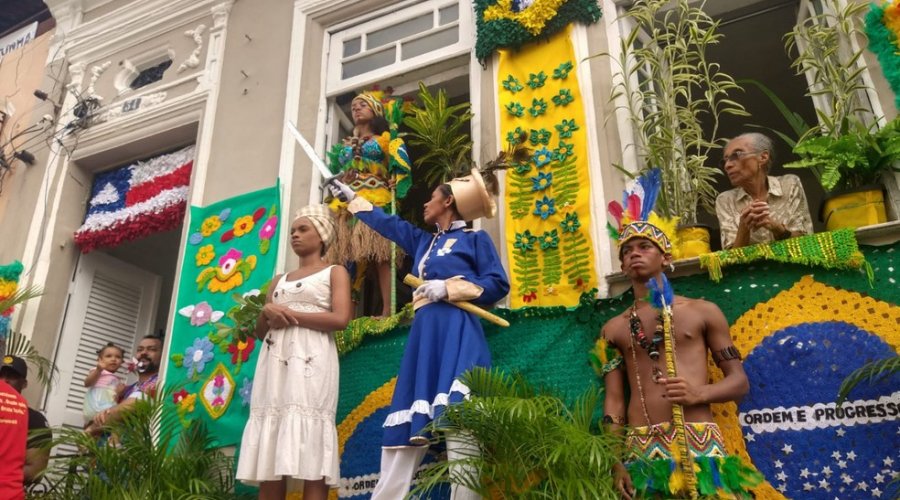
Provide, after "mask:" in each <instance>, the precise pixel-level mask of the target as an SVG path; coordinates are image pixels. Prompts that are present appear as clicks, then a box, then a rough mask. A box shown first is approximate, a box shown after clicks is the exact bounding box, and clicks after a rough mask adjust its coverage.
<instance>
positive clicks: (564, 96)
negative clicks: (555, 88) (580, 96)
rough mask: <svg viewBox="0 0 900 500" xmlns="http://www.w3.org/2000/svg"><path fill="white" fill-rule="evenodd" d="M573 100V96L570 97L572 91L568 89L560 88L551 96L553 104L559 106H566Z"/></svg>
mask: <svg viewBox="0 0 900 500" xmlns="http://www.w3.org/2000/svg"><path fill="white" fill-rule="evenodd" d="M573 100H575V98H574V97H572V92H570V91H569V89H561V90H560V91H559V94H556V95H555V96H553V104H556V105H557V106H561V107H565V106H568V105H569V103H570V102H572V101H573Z"/></svg>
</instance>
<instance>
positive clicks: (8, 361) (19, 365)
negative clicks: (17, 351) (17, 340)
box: [0, 356, 28, 378]
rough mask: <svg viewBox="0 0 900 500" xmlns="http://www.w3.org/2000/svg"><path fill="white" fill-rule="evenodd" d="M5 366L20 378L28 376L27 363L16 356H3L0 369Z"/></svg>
mask: <svg viewBox="0 0 900 500" xmlns="http://www.w3.org/2000/svg"><path fill="white" fill-rule="evenodd" d="M6 368H9V369H10V370H12V371H14V372H16V373H18V374H19V375H20V376H21V377H22V378H28V365H27V364H26V363H25V360H24V359H22V358H20V357H18V356H3V364H2V365H0V370H3V369H6Z"/></svg>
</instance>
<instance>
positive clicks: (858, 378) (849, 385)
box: [836, 356, 900, 404]
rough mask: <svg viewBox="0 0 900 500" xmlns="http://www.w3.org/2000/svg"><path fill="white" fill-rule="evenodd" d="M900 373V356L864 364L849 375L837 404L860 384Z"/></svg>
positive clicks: (875, 381)
mask: <svg viewBox="0 0 900 500" xmlns="http://www.w3.org/2000/svg"><path fill="white" fill-rule="evenodd" d="M897 373H900V356H894V357H892V358H884V359H879V360H875V361H872V362H869V363H866V364H864V365H863V366H861V367H859V368H857V369H856V370H855V371H853V373H851V374H850V375H848V376H847V378H845V379H844V381H843V383H841V388H840V390H839V391H838V396H837V401H836V402H837V404H841V403H843V402H844V401H845V400H846V399H847V396H848V395H850V392H851V391H852V390H853V389H854V388H855V387H856V386H858V385H859V384H861V383H863V382H865V383H867V384H870V385H871V384H875V383H878V382H879V381H882V380H885V379H887V378H889V377H891V376H892V375H894V374H897Z"/></svg>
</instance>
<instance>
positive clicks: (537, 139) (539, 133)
mask: <svg viewBox="0 0 900 500" xmlns="http://www.w3.org/2000/svg"><path fill="white" fill-rule="evenodd" d="M552 136H553V134H552V133H551V132H550V131H549V130H547V129H544V128H542V129H538V130H534V129H532V130H531V135H530V136H529V140H530V141H531V144H532V145H533V146H538V145H540V144H543V145H545V146H546V145H547V144H549V143H550V137H552Z"/></svg>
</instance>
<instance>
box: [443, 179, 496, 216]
mask: <svg viewBox="0 0 900 500" xmlns="http://www.w3.org/2000/svg"><path fill="white" fill-rule="evenodd" d="M447 184H449V185H450V191H451V192H452V193H453V198H454V199H455V200H456V210H457V211H459V215H461V216H462V218H463V219H465V220H467V221H472V220H475V219H477V218H479V217H486V218H488V219H490V218H491V217H493V216H494V215H496V213H497V205H495V204H494V199H493V198H492V197H491V195H490V194H489V193H488V190H487V187H486V186H485V185H484V178H483V177H482V176H481V173H480V172H479V171H478V169H475V168H473V169H472V173H471V174H470V175H467V176H465V177H457V178H456V179H453V180H451V181H450V182H448V183H447Z"/></svg>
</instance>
